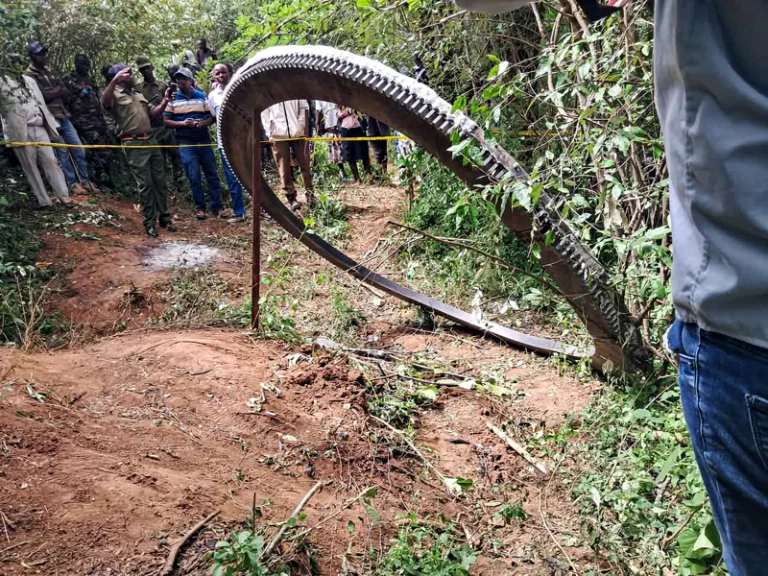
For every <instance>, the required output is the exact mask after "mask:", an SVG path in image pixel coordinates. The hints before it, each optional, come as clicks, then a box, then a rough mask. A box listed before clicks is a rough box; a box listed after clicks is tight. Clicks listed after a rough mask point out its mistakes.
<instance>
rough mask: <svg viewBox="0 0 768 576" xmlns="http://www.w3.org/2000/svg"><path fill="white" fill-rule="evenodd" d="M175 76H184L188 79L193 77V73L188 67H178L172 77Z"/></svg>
mask: <svg viewBox="0 0 768 576" xmlns="http://www.w3.org/2000/svg"><path fill="white" fill-rule="evenodd" d="M177 76H184V77H185V78H189V79H190V80H194V79H195V75H194V74H192V71H191V70H190V69H189V68H179V69H178V70H176V73H175V74H174V75H173V77H174V79H175V78H176V77H177Z"/></svg>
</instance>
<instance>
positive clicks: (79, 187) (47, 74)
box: [24, 41, 100, 194]
mask: <svg viewBox="0 0 768 576" xmlns="http://www.w3.org/2000/svg"><path fill="white" fill-rule="evenodd" d="M27 53H28V54H29V60H30V64H29V67H28V68H27V70H26V72H25V73H24V74H25V75H27V76H29V77H30V78H33V79H34V80H35V81H36V82H37V85H38V87H39V88H40V92H42V94H43V98H45V104H46V106H47V107H48V110H49V111H50V112H51V114H53V117H54V118H56V122H58V124H59V129H58V130H59V135H60V136H61V138H60V140H59V141H64V142H66V143H67V144H72V145H76V146H79V145H81V144H82V143H81V142H80V136H79V135H78V134H77V130H75V127H74V125H73V124H72V120H71V117H72V113H71V112H70V110H69V106H68V105H67V100H68V97H69V90H68V89H67V86H66V84H64V82H62V80H61V79H60V78H59V77H58V76H57V75H56V74H55V73H54V72H52V71H51V70H49V69H48V67H47V66H46V65H47V63H48V49H47V48H46V47H45V46H43V44H42V43H41V42H38V41H35V42H30V43H29V44H28V45H27ZM54 152H55V153H56V158H57V159H58V161H59V166H61V170H62V172H64V178H65V179H66V181H67V186H68V187H69V193H70V194H87V192H88V190H90V191H91V192H99V191H100V190H99V189H98V188H97V187H96V186H95V185H94V184H93V183H92V182H90V180H89V177H88V163H87V160H86V155H85V150H84V149H83V148H58V147H57V148H55V149H54ZM70 154H71V156H72V157H73V158H74V165H73V163H72V161H70ZM78 178H79V179H80V182H79V183H78Z"/></svg>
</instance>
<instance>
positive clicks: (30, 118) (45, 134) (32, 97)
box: [0, 76, 72, 208]
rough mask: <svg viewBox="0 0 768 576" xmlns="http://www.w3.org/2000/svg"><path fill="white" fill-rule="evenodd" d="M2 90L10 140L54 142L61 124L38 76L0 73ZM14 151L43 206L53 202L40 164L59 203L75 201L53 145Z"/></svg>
mask: <svg viewBox="0 0 768 576" xmlns="http://www.w3.org/2000/svg"><path fill="white" fill-rule="evenodd" d="M22 81H23V82H22ZM0 92H2V98H0V119H1V120H2V125H3V134H5V139H6V140H8V141H11V142H43V143H50V141H51V139H50V136H51V135H54V136H58V135H57V132H56V130H57V129H58V127H59V123H58V122H57V121H56V119H55V118H54V117H53V114H51V113H50V112H49V111H48V108H47V106H46V105H45V100H44V99H43V95H42V93H41V92H40V88H39V87H38V85H37V82H35V80H34V79H32V78H29V77H28V76H23V77H22V78H21V79H19V80H17V79H15V78H11V77H10V76H0ZM13 151H14V152H15V153H16V156H17V157H18V159H19V163H20V164H21V167H22V169H23V170H24V174H25V175H26V177H27V180H28V181H29V185H30V187H31V188H32V192H33V193H34V194H35V198H37V202H38V204H39V205H40V207H41V208H48V207H50V206H52V205H53V202H52V201H51V198H50V196H48V193H47V192H46V190H45V185H44V184H43V178H42V176H41V175H40V170H39V168H38V163H39V165H40V166H41V167H42V169H43V171H44V172H45V177H46V179H47V180H48V184H49V185H50V187H51V189H52V190H53V193H54V194H55V195H56V197H57V198H58V199H59V202H61V203H62V204H66V205H69V204H71V203H72V201H71V200H70V198H69V192H68V191H67V182H66V180H65V179H64V173H63V172H62V171H61V168H60V167H59V163H58V161H57V160H56V155H55V154H54V151H53V148H51V147H50V146H43V147H36V146H25V147H17V148H14V149H13Z"/></svg>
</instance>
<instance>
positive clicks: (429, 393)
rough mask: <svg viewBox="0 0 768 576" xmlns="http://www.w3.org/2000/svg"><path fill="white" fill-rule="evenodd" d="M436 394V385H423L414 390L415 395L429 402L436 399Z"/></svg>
mask: <svg viewBox="0 0 768 576" xmlns="http://www.w3.org/2000/svg"><path fill="white" fill-rule="evenodd" d="M438 394H439V390H438V389H437V386H424V387H423V388H419V389H418V390H417V391H416V396H418V397H419V398H424V399H425V400H429V401H430V402H434V401H435V400H437V395H438Z"/></svg>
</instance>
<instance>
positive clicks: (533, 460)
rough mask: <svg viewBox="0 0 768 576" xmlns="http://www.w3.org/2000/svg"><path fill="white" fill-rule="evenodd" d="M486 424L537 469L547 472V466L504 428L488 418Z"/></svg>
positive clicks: (543, 472)
mask: <svg viewBox="0 0 768 576" xmlns="http://www.w3.org/2000/svg"><path fill="white" fill-rule="evenodd" d="M485 424H486V426H488V428H490V429H491V432H493V433H494V434H496V436H498V437H499V438H501V439H502V440H504V443H505V444H506V445H507V446H509V447H510V448H512V450H514V451H515V452H517V453H518V454H520V456H522V457H523V458H524V459H525V460H526V461H527V462H528V463H529V464H531V465H532V466H533V467H534V468H536V470H538V471H539V472H541V473H542V474H544V475H546V474H547V467H546V466H544V464H542V463H541V462H539V461H538V460H537V459H536V458H534V457H533V456H531V453H530V452H528V450H526V449H525V448H523V446H521V445H520V444H518V443H517V442H515V441H514V440H512V438H511V437H510V436H509V435H508V434H507V433H506V432H504V430H502V429H501V428H499V427H497V426H494V425H493V424H491V423H490V422H488V421H487V420H486V422H485Z"/></svg>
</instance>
